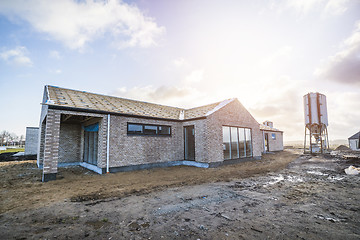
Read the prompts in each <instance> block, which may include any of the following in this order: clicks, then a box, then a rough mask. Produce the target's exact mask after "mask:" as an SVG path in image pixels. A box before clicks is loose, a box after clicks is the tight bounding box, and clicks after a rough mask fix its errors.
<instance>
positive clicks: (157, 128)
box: [126, 122, 171, 137]
mask: <svg viewBox="0 0 360 240" xmlns="http://www.w3.org/2000/svg"><path fill="white" fill-rule="evenodd" d="M129 125H138V126H141V127H142V132H141V133H139V132H129ZM145 126H152V127H156V133H155V134H151V133H149V132H146V131H145ZM159 127H165V128H169V132H170V133H169V134H166V133H161V132H160V129H159ZM126 133H127V135H128V136H148V137H171V126H169V125H162V124H161V125H160V124H148V123H132V122H128V123H127V127H126Z"/></svg>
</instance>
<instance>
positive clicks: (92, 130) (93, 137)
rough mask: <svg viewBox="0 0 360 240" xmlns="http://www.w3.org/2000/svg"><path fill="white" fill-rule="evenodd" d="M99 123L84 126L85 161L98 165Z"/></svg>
mask: <svg viewBox="0 0 360 240" xmlns="http://www.w3.org/2000/svg"><path fill="white" fill-rule="evenodd" d="M98 130H99V127H98V124H94V125H90V126H87V127H84V159H83V160H84V162H87V163H89V164H92V165H97V155H98Z"/></svg>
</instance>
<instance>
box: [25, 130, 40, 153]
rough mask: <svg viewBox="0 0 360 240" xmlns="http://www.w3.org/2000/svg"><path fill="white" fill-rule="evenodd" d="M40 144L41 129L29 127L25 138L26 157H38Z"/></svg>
mask: <svg viewBox="0 0 360 240" xmlns="http://www.w3.org/2000/svg"><path fill="white" fill-rule="evenodd" d="M38 144H39V128H38V127H27V128H26V138H25V155H36V154H37V151H38Z"/></svg>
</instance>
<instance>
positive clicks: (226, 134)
mask: <svg viewBox="0 0 360 240" xmlns="http://www.w3.org/2000/svg"><path fill="white" fill-rule="evenodd" d="M223 150H224V159H231V157H230V128H229V127H223Z"/></svg>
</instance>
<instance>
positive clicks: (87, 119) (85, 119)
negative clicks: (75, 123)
mask: <svg viewBox="0 0 360 240" xmlns="http://www.w3.org/2000/svg"><path fill="white" fill-rule="evenodd" d="M93 118H94V117H84V120H82V121H81V122H82V123H83V122H86V121H89V120H90V119H93Z"/></svg>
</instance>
